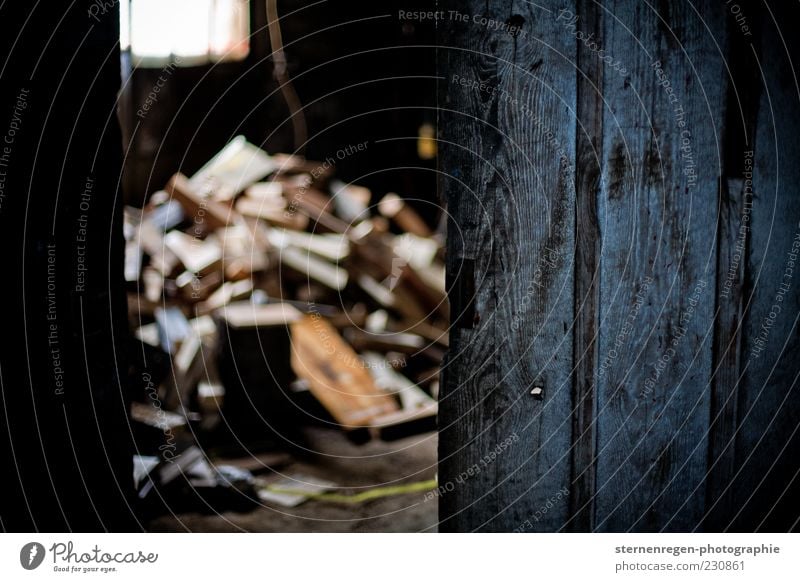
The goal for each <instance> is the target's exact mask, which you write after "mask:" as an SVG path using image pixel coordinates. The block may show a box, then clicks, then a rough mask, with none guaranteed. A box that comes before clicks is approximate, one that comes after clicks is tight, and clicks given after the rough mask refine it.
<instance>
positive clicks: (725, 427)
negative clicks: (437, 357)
mask: <svg viewBox="0 0 800 582" xmlns="http://www.w3.org/2000/svg"><path fill="white" fill-rule="evenodd" d="M525 4H526V5H525V6H522V5H521V4H520V3H517V2H510V1H509V2H489V3H480V4H479V3H477V2H474V3H473V2H468V3H467V7H466V8H465V7H464V5H463V4H462V5H459V6H455V3H454V2H440V3H439V5H438V8H439V9H440V10H444V11H445V15H446V16H445V18H444V20H443V22H441V23H440V25H441V26H440V31H441V33H442V36H441V44H442V47H441V48H440V50H439V53H438V55H439V70H440V73H441V74H442V77H443V79H441V81H440V89H439V107H440V112H439V125H440V137H441V140H442V142H441V143H440V165H441V168H440V169H441V170H442V175H443V178H442V182H441V191H442V192H443V193H444V195H445V198H446V201H447V203H448V209H449V211H450V215H451V221H450V223H449V231H448V264H447V269H448V291H449V295H450V300H451V307H452V310H453V319H452V320H453V321H454V322H455V326H454V328H453V329H452V338H451V346H450V347H451V349H450V352H449V354H448V359H447V363H446V365H445V366H444V368H443V392H442V400H441V404H440V418H439V420H440V491H439V494H440V495H441V500H440V516H441V519H442V524H441V529H442V530H443V531H472V530H489V531H509V530H512V531H537V530H543V531H554V530H571V531H589V530H593V531H629V530H632V531H698V530H699V531H719V530H725V529H733V530H743V531H749V530H753V529H761V530H770V531H772V530H788V529H791V528H795V529H796V528H797V527H798V516H799V515H800V509H798V504H799V503H798V501H797V500H798V499H800V461H798V460H797V459H796V455H794V457H793V456H792V454H791V453H790V451H792V450H796V448H797V445H798V444H800V436H798V433H799V431H798V430H797V427H798V426H799V425H800V413H798V412H797V410H798V406H797V404H798V400H800V397H798V395H797V392H796V383H797V379H798V375H800V362H798V361H797V358H796V357H793V354H794V353H796V351H797V349H798V342H800V340H799V339H798V333H797V323H798V321H797V319H798V313H800V301H799V300H798V293H797V287H796V285H798V283H797V282H796V279H797V277H799V276H800V275H795V273H794V269H795V268H796V264H795V263H794V261H795V259H796V257H794V253H795V252H798V253H800V210H798V209H797V207H796V206H797V205H796V204H793V201H794V200H795V199H796V198H797V196H798V192H797V189H798V187H800V186H798V184H800V169H798V167H797V164H795V163H792V162H789V161H788V160H795V159H797V157H798V154H800V151H799V150H800V147H798V146H797V145H796V141H797V140H796V136H797V135H798V134H800V131H798V129H800V128H798V125H800V124H798V118H800V115H799V114H798V113H797V109H798V108H797V101H796V100H797V99H799V98H800V90H798V84H797V83H796V82H795V81H794V80H793V79H794V77H793V76H792V75H791V74H790V71H791V66H790V61H789V58H788V57H787V52H788V54H789V55H794V54H800V46H798V45H800V40H795V38H794V37H792V38H790V39H789V40H788V41H787V40H786V39H784V38H782V37H781V35H780V34H779V32H780V31H779V30H778V29H777V27H776V24H775V22H773V21H772V15H771V13H770V10H769V9H765V10H761V8H762V7H761V5H760V4H758V3H756V2H751V1H749V0H743V1H742V2H741V3H740V6H739V8H741V9H742V10H744V11H745V12H746V13H747V14H748V15H750V16H752V18H749V20H748V21H747V22H748V23H749V27H748V28H747V29H746V30H744V29H742V28H741V23H742V21H741V20H739V21H737V20H736V18H734V17H733V13H732V12H731V10H730V8H729V6H728V5H726V4H724V3H718V4H715V3H704V4H703V5H701V6H698V5H696V4H694V3H689V2H686V3H684V2H667V1H652V2H651V1H649V0H647V1H642V2H635V1H633V0H616V1H614V2H608V3H599V2H594V1H593V0H577V1H576V2H574V3H568V4H566V5H565V4H558V5H557V4H556V3H547V2H543V3H537V4H536V5H531V3H525ZM451 10H452V11H458V12H459V13H460V14H468V15H469V17H468V18H467V20H466V21H464V20H457V19H456V20H453V18H452V13H450V12H449V11H451ZM774 12H775V13H776V16H775V19H776V22H783V23H786V22H796V21H797V16H799V15H798V14H796V13H797V12H798V9H797V8H795V7H793V6H788V5H781V7H780V8H779V9H778V8H776V9H775V10H774ZM474 14H479V15H480V16H481V17H482V18H486V19H490V20H492V21H495V22H505V23H506V24H509V25H510V24H514V25H517V26H520V28H519V30H518V31H517V32H516V33H515V34H510V33H509V32H508V31H500V30H493V31H490V30H488V29H486V28H485V27H484V28H481V27H480V26H476V24H475V20H474V19H473V17H472V16H473V15H474ZM757 14H760V15H762V16H763V19H764V22H762V25H761V26H758V25H757V23H755V22H754V19H755V15H757ZM447 15H450V16H449V17H448V16H447ZM770 26H771V27H772V28H771V29H770ZM760 29H763V30H764V33H763V34H762V35H761V36H759V30H760ZM770 31H771V32H770ZM795 36H796V35H795ZM589 39H590V40H589ZM785 43H786V44H785ZM761 44H763V46H761ZM454 75H455V77H454ZM762 76H763V78H762ZM462 79H463V80H464V82H461V80H462ZM759 85H763V88H759ZM759 95H761V96H760V97H759ZM499 96H503V99H500V98H498V97H499ZM512 103H513V104H514V105H513V106H512ZM523 105H524V106H525V107H524V108H523ZM526 111H531V112H532V114H531V115H529V116H527V117H526V115H525V112H526ZM751 166H752V173H751V172H750V170H751ZM751 174H752V175H751ZM751 178H752V180H751ZM751 203H752V205H751ZM745 216H746V217H747V218H745ZM743 225H745V227H746V228H745V229H744V230H742V226H743ZM795 237H796V238H795ZM795 244H796V248H795ZM793 257H794V258H793ZM787 269H791V271H789V270H787ZM787 273H788V279H787ZM782 284H783V287H781V285H782ZM777 295H780V297H781V298H780V299H776V296H777ZM776 302H778V303H779V307H780V312H779V313H777V312H776V310H775V309H774V308H773V305H775V304H776ZM771 312H772V313H773V314H774V315H770V313H771ZM765 322H766V323H767V324H768V327H769V330H768V331H767V332H766V333H765V331H764V325H765ZM532 387H537V388H539V389H541V391H542V392H543V396H544V397H543V399H542V400H536V399H535V398H526V395H528V396H530V394H529V392H530V389H531V388H532ZM510 436H513V437H515V438H516V439H517V440H515V441H514V442H513V444H511V445H509V446H508V447H506V448H504V449H503V452H502V453H500V454H498V455H495V457H493V460H492V462H491V463H486V462H485V461H484V460H485V458H486V455H487V453H488V452H490V451H492V450H493V447H496V446H497V445H498V444H499V443H503V442H505V439H508V438H509V437H510Z"/></svg>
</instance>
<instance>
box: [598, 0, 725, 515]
mask: <svg viewBox="0 0 800 582" xmlns="http://www.w3.org/2000/svg"><path fill="white" fill-rule="evenodd" d="M605 7H606V8H607V12H606V17H605V40H606V43H605V44H606V51H607V53H606V54H611V55H613V56H614V58H616V59H620V60H621V61H622V62H623V64H624V67H625V68H626V69H627V71H628V74H627V75H621V74H612V73H611V72H609V71H607V74H606V75H605V77H604V83H603V95H604V96H605V98H606V99H607V100H608V102H609V103H610V109H608V110H606V113H605V120H604V135H603V155H604V165H605V167H604V172H603V180H602V187H601V193H600V197H599V208H598V213H599V216H600V218H599V221H600V227H601V229H602V233H603V241H602V248H603V252H602V257H601V269H602V274H601V279H602V280H601V286H600V313H601V319H600V323H599V327H600V339H599V354H600V356H599V358H600V359H599V362H600V368H599V370H598V382H597V411H598V412H597V418H598V421H597V422H598V427H597V435H598V442H597V450H598V460H597V491H596V497H595V504H596V516H595V519H596V525H595V527H596V529H598V530H602V531H626V530H628V529H632V530H639V531H653V530H655V531H658V530H661V529H666V530H685V529H687V528H689V529H691V528H692V527H694V526H695V525H696V524H697V523H698V521H699V520H700V518H701V516H702V513H703V507H704V488H703V479H704V477H705V472H706V455H707V442H706V438H707V437H706V434H707V428H708V418H709V382H710V373H711V345H712V341H711V339H712V338H711V335H710V330H711V326H712V318H713V308H712V306H713V298H712V294H713V293H714V291H713V289H714V278H715V272H716V261H715V258H716V257H715V252H714V251H715V246H714V240H715V234H716V222H717V198H718V190H719V188H718V181H719V176H720V173H721V167H720V166H721V159H720V156H719V153H718V147H717V143H718V139H719V136H720V129H721V125H722V121H723V119H722V118H721V117H720V112H724V105H725V100H724V97H725V93H724V86H723V85H722V84H721V83H720V80H721V79H723V78H724V64H723V61H722V55H721V54H720V52H719V51H718V49H717V46H716V44H715V42H716V43H720V42H721V43H722V45H723V46H724V36H725V32H724V31H725V30H726V26H725V21H724V12H723V7H722V6H721V5H716V4H709V5H704V6H702V7H696V9H697V10H698V11H699V13H695V12H694V11H693V8H692V6H691V5H690V4H688V3H667V2H659V3H658V4H657V6H654V5H652V4H650V3H646V2H642V3H638V2H637V3H633V2H628V1H625V0H619V1H617V2H612V3H610V4H608V5H605ZM706 27H708V29H710V30H711V31H714V37H712V36H710V33H709V30H707V29H706Z"/></svg>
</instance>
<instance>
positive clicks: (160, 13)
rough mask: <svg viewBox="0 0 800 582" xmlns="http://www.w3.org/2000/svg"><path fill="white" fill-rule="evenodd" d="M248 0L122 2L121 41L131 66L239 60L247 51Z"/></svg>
mask: <svg viewBox="0 0 800 582" xmlns="http://www.w3.org/2000/svg"><path fill="white" fill-rule="evenodd" d="M249 35H250V5H249V2H248V1H247V0H123V1H122V2H121V5H120V43H121V45H122V50H130V52H131V56H132V58H133V62H134V65H136V66H162V65H164V64H166V63H169V62H172V61H175V62H176V63H177V64H178V65H197V64H203V63H208V62H213V61H220V60H241V59H243V58H245V57H246V56H247V53H248V51H249V50H250V44H249Z"/></svg>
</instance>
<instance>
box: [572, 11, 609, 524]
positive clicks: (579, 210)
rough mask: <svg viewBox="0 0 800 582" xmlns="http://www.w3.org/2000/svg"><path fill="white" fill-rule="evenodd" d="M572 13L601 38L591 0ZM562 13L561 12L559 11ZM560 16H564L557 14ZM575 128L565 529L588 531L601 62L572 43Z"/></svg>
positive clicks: (593, 426)
mask: <svg viewBox="0 0 800 582" xmlns="http://www.w3.org/2000/svg"><path fill="white" fill-rule="evenodd" d="M577 14H579V15H580V17H581V19H582V21H583V22H584V23H585V28H584V30H585V31H586V32H587V34H594V38H595V39H596V42H597V43H598V45H599V46H602V45H603V43H604V35H603V27H602V22H603V13H602V10H601V9H600V8H599V7H598V6H597V4H596V3H595V2H594V1H593V0H581V1H580V2H578V3H577ZM562 16H564V17H565V16H566V15H565V14H564V15H562ZM562 20H566V18H562ZM577 58H578V60H577V66H578V77H577V97H578V99H577V101H578V114H577V115H578V131H577V136H576V139H577V143H576V160H577V163H576V166H575V185H576V187H575V196H576V217H575V243H576V244H575V337H574V356H573V357H574V361H575V372H574V377H573V401H574V405H575V408H574V411H573V420H572V441H573V445H572V475H571V483H572V494H571V496H570V519H569V521H568V522H567V524H566V526H567V527H566V529H568V530H570V531H590V530H591V529H593V527H594V493H595V487H596V479H595V473H596V467H595V455H596V451H595V445H596V440H595V439H596V424H595V415H596V413H597V408H596V400H595V391H594V383H595V377H596V374H597V365H598V362H597V356H598V354H597V337H598V333H599V329H598V322H599V315H600V313H599V303H598V301H599V283H600V269H599V263H600V225H599V223H598V220H597V193H598V188H599V185H600V175H601V172H602V155H603V153H602V136H603V99H602V95H601V94H600V91H601V88H602V87H603V73H604V65H603V63H602V62H601V60H600V57H599V56H598V53H597V52H596V51H593V50H591V49H590V48H589V47H588V46H586V45H585V44H579V45H578V55H577Z"/></svg>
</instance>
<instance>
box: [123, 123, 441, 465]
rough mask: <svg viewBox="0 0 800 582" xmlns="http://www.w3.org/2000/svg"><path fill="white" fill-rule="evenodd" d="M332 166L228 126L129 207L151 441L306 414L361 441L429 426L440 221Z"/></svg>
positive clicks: (283, 433)
mask: <svg viewBox="0 0 800 582" xmlns="http://www.w3.org/2000/svg"><path fill="white" fill-rule="evenodd" d="M332 174H333V172H332V167H331V165H330V164H328V163H317V162H313V161H309V160H305V159H303V158H300V157H298V156H292V155H280V154H278V155H272V156H271V155H268V154H267V153H266V152H264V151H262V150H261V149H259V148H257V147H255V146H253V145H252V144H249V143H248V142H247V141H246V140H245V139H244V138H242V137H239V138H236V139H234V140H233V141H232V142H231V143H229V144H228V145H227V146H226V147H225V148H224V149H223V150H222V151H221V152H220V153H219V154H218V155H217V156H215V157H214V158H213V159H212V160H211V161H209V163H208V164H207V165H206V166H204V167H203V168H201V169H200V170H199V171H198V172H197V173H196V174H195V175H194V176H192V177H191V178H189V177H187V176H184V175H183V174H181V173H177V174H175V175H174V176H173V177H172V178H171V179H170V180H169V182H168V183H167V184H166V185H165V186H164V189H163V190H161V191H158V192H155V193H154V194H152V195H151V196H150V199H149V201H148V203H147V205H146V206H145V207H144V208H142V209H138V208H126V210H125V239H126V252H125V278H126V281H127V285H128V300H129V315H130V323H131V326H132V328H133V330H134V334H133V335H134V337H135V338H136V339H135V349H134V350H132V351H133V352H135V353H136V356H135V358H134V359H135V360H136V361H137V362H138V367H135V372H132V381H133V382H134V383H135V384H138V385H139V386H140V387H142V390H140V391H137V396H136V402H134V405H133V413H132V416H133V419H134V421H135V422H136V423H138V425H140V426H142V427H145V428H150V429H152V432H153V433H155V434H156V435H157V436H156V438H155V439H154V440H153V441H152V446H153V447H156V446H157V447H158V449H159V451H160V452H161V453H168V452H169V447H170V446H171V445H170V438H171V436H172V433H173V431H178V430H181V427H186V426H194V427H196V428H197V430H196V431H194V430H193V431H192V433H193V434H206V435H213V434H220V433H225V434H228V435H233V436H234V437H235V439H236V440H237V441H238V442H245V443H247V442H257V441H259V440H262V439H263V438H264V437H265V435H269V434H272V436H273V437H274V440H277V441H280V440H281V439H283V440H285V441H287V442H289V441H291V440H292V439H294V438H295V437H296V436H297V435H298V434H299V433H300V432H301V431H302V428H303V426H304V425H307V424H322V425H326V426H335V427H337V428H338V429H340V430H343V431H345V432H346V434H347V435H348V436H349V437H350V438H351V439H353V440H356V441H357V442H363V441H365V440H367V439H371V438H380V439H386V440H390V439H395V438H400V437H403V436H406V435H409V434H414V433H418V432H422V431H427V430H432V429H433V428H434V427H435V418H436V410H437V404H436V398H437V394H438V376H439V365H440V363H441V360H442V357H443V355H444V351H445V350H446V348H447V345H448V339H447V322H448V318H449V313H448V304H447V300H446V293H445V279H444V263H443V258H444V257H443V253H444V249H443V244H442V243H443V236H442V234H441V233H438V232H434V231H433V230H432V229H431V227H430V226H429V225H428V224H427V223H426V222H425V220H423V219H422V218H421V217H420V216H419V215H418V214H417V212H416V211H415V210H414V209H413V208H412V207H411V206H410V205H409V204H408V203H406V202H405V201H404V200H403V199H402V198H400V197H399V196H397V195H395V194H391V193H389V194H386V195H385V196H383V197H380V198H379V199H378V197H376V200H378V201H377V203H376V204H373V195H372V192H370V191H369V190H368V189H367V188H364V187H361V186H357V185H354V184H346V183H343V182H341V181H338V180H337V179H335V178H334V176H333V175H332ZM297 438H300V437H297ZM161 456H162V457H164V456H165V455H164V454H162V455H161Z"/></svg>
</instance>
